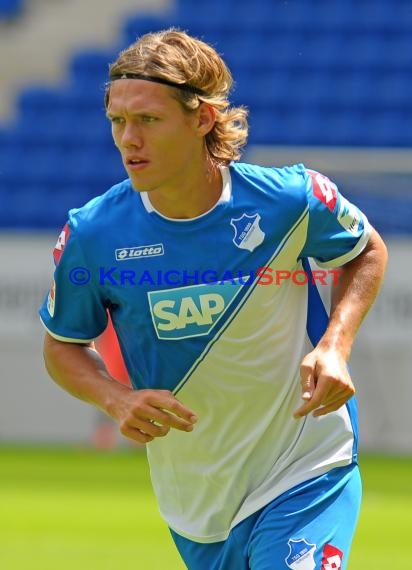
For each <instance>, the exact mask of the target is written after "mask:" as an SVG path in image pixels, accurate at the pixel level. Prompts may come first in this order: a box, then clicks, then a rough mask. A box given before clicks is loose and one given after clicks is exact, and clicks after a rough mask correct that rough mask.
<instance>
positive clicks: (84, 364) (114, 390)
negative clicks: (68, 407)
mask: <svg viewBox="0 0 412 570" xmlns="http://www.w3.org/2000/svg"><path fill="white" fill-rule="evenodd" d="M44 360H45V364H46V368H47V371H48V373H49V374H50V376H51V377H52V378H53V380H54V381H55V382H56V383H57V384H58V385H59V386H61V387H62V388H63V389H64V390H66V391H67V392H69V393H70V394H72V395H73V396H75V397H76V398H79V399H80V400H83V401H85V402H88V403H90V404H93V405H94V406H96V407H98V408H100V409H101V410H102V411H103V412H105V413H107V414H108V415H111V416H113V408H114V405H115V402H116V400H118V399H119V398H120V397H121V396H122V395H123V396H124V393H125V391H130V388H128V387H127V386H124V385H122V384H120V383H119V382H116V381H115V380H114V379H113V378H112V377H111V376H110V375H109V373H108V372H107V370H106V368H105V366H104V363H103V361H102V359H101V358H100V355H99V354H98V353H97V352H96V351H95V350H93V349H92V348H91V347H89V346H86V345H83V344H74V343H65V342H60V341H57V340H55V339H53V338H52V337H51V336H50V335H48V334H46V337H45V340H44Z"/></svg>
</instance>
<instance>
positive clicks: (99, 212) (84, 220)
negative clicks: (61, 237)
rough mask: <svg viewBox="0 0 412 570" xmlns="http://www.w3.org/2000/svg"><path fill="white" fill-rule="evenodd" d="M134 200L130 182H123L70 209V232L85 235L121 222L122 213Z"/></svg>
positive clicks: (134, 196)
mask: <svg viewBox="0 0 412 570" xmlns="http://www.w3.org/2000/svg"><path fill="white" fill-rule="evenodd" d="M135 199H136V192H135V191H134V190H133V188H132V186H131V183H130V180H129V179H127V180H123V181H122V182H120V183H118V184H115V185H114V186H112V187H111V188H110V189H109V190H107V192H105V193H104V194H101V195H100V196H96V197H95V198H92V199H91V200H90V201H89V202H87V203H86V204H84V205H83V206H81V207H80V208H73V209H71V210H70V211H69V220H68V224H69V227H70V230H71V231H72V232H73V231H75V232H76V233H78V234H79V233H81V234H87V233H89V232H93V231H95V230H96V229H102V228H105V227H107V226H108V225H109V224H113V223H116V221H120V220H121V218H122V214H123V212H125V211H127V210H128V209H129V208H130V204H131V202H132V201H134V200H135Z"/></svg>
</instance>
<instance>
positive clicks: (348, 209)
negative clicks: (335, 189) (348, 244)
mask: <svg viewBox="0 0 412 570" xmlns="http://www.w3.org/2000/svg"><path fill="white" fill-rule="evenodd" d="M338 222H339V223H340V225H341V226H342V227H344V228H345V230H347V231H348V232H349V233H351V234H354V235H357V233H358V230H359V224H360V222H361V215H360V212H359V210H358V209H357V207H356V206H354V205H353V204H351V203H350V202H349V201H348V200H346V198H344V197H343V196H341V202H340V208H339V213H338Z"/></svg>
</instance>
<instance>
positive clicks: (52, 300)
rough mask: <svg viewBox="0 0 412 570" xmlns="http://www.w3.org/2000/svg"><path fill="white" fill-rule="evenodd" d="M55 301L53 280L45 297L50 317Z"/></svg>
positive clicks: (52, 313)
mask: <svg viewBox="0 0 412 570" xmlns="http://www.w3.org/2000/svg"><path fill="white" fill-rule="evenodd" d="M55 300H56V282H55V281H54V279H53V280H52V282H51V285H50V291H49V294H48V296H47V310H48V312H49V315H50V316H51V317H53V316H54V305H55Z"/></svg>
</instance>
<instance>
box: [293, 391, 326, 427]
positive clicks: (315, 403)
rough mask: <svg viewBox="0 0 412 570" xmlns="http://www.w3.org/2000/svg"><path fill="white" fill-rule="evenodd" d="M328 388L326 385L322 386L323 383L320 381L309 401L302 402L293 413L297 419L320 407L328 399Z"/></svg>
mask: <svg viewBox="0 0 412 570" xmlns="http://www.w3.org/2000/svg"><path fill="white" fill-rule="evenodd" d="M327 392H328V389H327V388H326V386H322V384H321V383H318V384H317V386H316V388H315V390H314V392H313V394H312V397H311V398H310V400H309V401H307V402H305V403H304V404H302V405H301V406H300V407H299V408H297V410H295V412H294V413H293V417H294V418H295V419H297V418H301V417H303V416H307V415H308V414H310V413H311V412H313V411H314V410H316V409H317V408H319V407H320V406H321V405H322V403H323V402H325V400H326V396H327Z"/></svg>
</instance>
